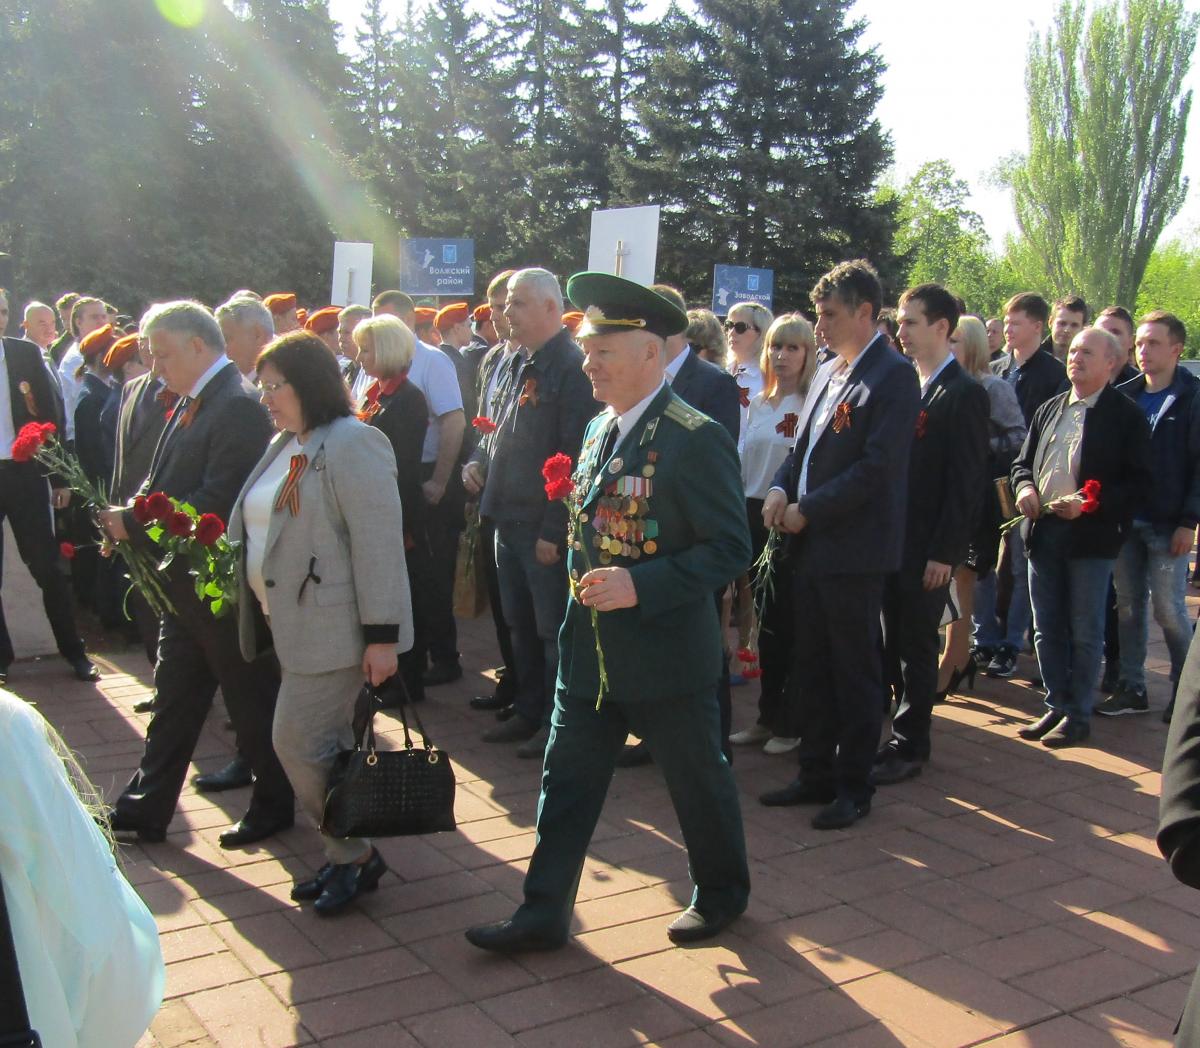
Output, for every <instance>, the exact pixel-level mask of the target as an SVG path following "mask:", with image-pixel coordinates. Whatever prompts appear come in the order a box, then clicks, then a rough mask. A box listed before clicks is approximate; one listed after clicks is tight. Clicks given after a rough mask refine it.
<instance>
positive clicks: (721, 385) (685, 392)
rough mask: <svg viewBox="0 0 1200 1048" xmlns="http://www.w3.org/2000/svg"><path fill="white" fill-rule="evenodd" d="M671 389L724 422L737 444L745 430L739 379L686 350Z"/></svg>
mask: <svg viewBox="0 0 1200 1048" xmlns="http://www.w3.org/2000/svg"><path fill="white" fill-rule="evenodd" d="M671 390H672V391H673V392H674V393H675V395H676V396H677V397H680V398H681V399H683V400H685V401H687V403H689V404H690V405H691V406H692V407H694V408H695V409H696V410H697V411H703V412H704V414H706V415H707V416H708V417H709V418H710V419H712V420H713V421H714V422H719V423H721V425H722V426H724V427H725V431H726V432H727V433H728V434H729V435H730V436H731V437H733V443H734V444H735V445H736V444H737V442H738V437H739V435H740V433H741V428H742V410H741V401H740V399H739V397H740V393H739V392H738V384H737V380H736V379H735V378H734V377H733V376H732V375H731V374H729V372H728V371H723V370H722V369H721V368H719V367H717V365H716V364H713V363H711V362H710V361H707V360H705V359H703V358H702V357H700V356H698V355H697V354H696V352H695V351H694V350H691V349H689V350H688V351H687V360H685V361H684V362H683V363H682V364H681V365H680V366H679V372H678V373H677V374H676V376H675V378H674V380H673V381H672V382H671Z"/></svg>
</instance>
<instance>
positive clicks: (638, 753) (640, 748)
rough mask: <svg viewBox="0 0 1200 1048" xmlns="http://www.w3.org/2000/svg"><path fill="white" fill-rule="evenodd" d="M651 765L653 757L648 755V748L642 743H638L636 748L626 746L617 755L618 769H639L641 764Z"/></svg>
mask: <svg viewBox="0 0 1200 1048" xmlns="http://www.w3.org/2000/svg"><path fill="white" fill-rule="evenodd" d="M653 763H654V757H653V756H651V754H650V747H649V746H647V745H646V744H645V743H644V742H639V743H638V744H637V745H636V746H626V747H625V748H624V749H623V750H622V751H621V752H620V753H618V754H617V767H618V768H640V767H641V766H642V765H643V764H653Z"/></svg>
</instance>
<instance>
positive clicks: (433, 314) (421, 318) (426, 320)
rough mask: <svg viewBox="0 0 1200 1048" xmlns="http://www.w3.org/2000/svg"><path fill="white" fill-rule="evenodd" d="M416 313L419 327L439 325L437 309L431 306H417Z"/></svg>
mask: <svg viewBox="0 0 1200 1048" xmlns="http://www.w3.org/2000/svg"><path fill="white" fill-rule="evenodd" d="M414 312H415V313H416V316H417V323H418V324H419V325H422V326H424V325H425V324H437V317H438V311H437V310H436V309H433V308H432V307H430V306H417V308H416V310H415V311H414Z"/></svg>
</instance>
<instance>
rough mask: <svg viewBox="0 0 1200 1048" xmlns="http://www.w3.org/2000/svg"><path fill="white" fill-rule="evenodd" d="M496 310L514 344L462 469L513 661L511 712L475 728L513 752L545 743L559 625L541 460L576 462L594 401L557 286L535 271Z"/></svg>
mask: <svg viewBox="0 0 1200 1048" xmlns="http://www.w3.org/2000/svg"><path fill="white" fill-rule="evenodd" d="M504 316H505V318H506V319H507V321H508V322H509V324H510V325H511V327H512V340H513V342H514V343H516V344H518V345H520V346H521V347H522V348H521V351H520V352H518V353H515V354H514V355H513V358H512V360H511V362H507V363H505V364H504V365H502V366H503V368H504V371H505V374H504V375H502V376H501V378H500V381H499V385H498V387H497V392H496V396H495V400H494V402H493V405H494V406H493V408H492V411H493V417H492V421H493V422H495V423H496V427H497V428H496V431H495V432H494V433H492V434H491V435H489V436H487V437H485V438H484V440H483V441H482V442H481V444H480V445H479V447H477V448H476V449H475V451H474V452H473V453H472V455H471V458H470V461H469V462H468V463H467V464H466V466H464V467H463V484H464V485H465V487H466V489H467V491H468V493H469V494H476V493H479V492H482V495H481V498H480V502H479V512H480V514H481V515H482V516H484V517H486V518H488V519H489V520H491V521H492V522H493V523H494V524H495V529H496V554H495V555H496V572H497V576H498V581H499V589H500V597H501V603H502V606H503V609H504V620H505V622H507V623H508V626H509V630H510V631H511V635H512V646H513V656H514V659H515V661H516V671H517V673H516V676H517V692H516V696H515V698H514V700H513V705H514V706H515V714H514V716H512V717H510V718H509V719H508V720H506V721H504V722H503V723H502V724H500V725H499V726H498V727H495V728H492V729H491V730H490V731H488V732H485V733H484V736H483V738H484V740H485V741H486V742H517V743H520V744H521V745H520V746H519V747H518V749H517V753H518V755H519V756H522V757H538V758H540V757H541V756H542V753H543V752H544V751H545V748H546V739H547V738H548V736H549V731H550V713H551V710H552V709H553V700H554V682H555V679H556V677H557V675H558V628H559V626H560V625H562V620H563V616H564V614H565V613H566V603H567V591H568V590H567V568H566V561H565V559H564V552H565V543H566V539H567V530H566V529H567V515H566V508H565V507H564V506H563V505H562V503H561V502H557V501H554V502H550V501H547V499H546V496H545V492H544V490H543V488H544V485H543V482H542V473H541V471H542V465H543V464H544V463H545V461H546V460H547V459H548V458H550V457H551V456H552V455H555V454H557V453H559V452H562V453H564V454H567V455H570V456H571V458H573V459H574V458H577V457H578V455H579V448H580V444H581V443H582V441H583V431H584V428H585V427H586V426H587V423H588V420H589V419H591V418H592V416H594V415H595V414H596V413H597V412H598V411H599V410H600V405H599V404H598V403H597V402H596V401H595V399H594V398H593V397H592V389H591V384H590V383H589V382H588V380H587V376H586V375H584V373H583V351H582V350H581V349H580V348H579V346H578V345H576V344H575V342H574V341H573V340H572V338H571V335H570V333H569V332H568V331H567V329H566V328H565V327H563V323H562V290H561V289H560V288H559V286H558V280H557V278H556V277H555V276H554V275H553V274H552V273H549V272H547V271H546V270H544V269H522V270H518V271H517V272H516V273H514V274H513V276H512V277H511V279H510V280H509V282H508V297H507V302H506V304H505V307H504Z"/></svg>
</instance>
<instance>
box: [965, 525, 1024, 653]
mask: <svg viewBox="0 0 1200 1048" xmlns="http://www.w3.org/2000/svg"><path fill="white" fill-rule="evenodd" d="M1005 541H1006V542H1007V543H1008V551H1009V552H1008V556H1009V567H1010V569H1011V570H1012V573H1013V588H1012V598H1011V600H1010V601H1009V604H1008V624H1007V628H1006V629H1005V630H1004V631H1003V633H1002V632H1001V630H1000V622H999V620H998V619H997V618H996V572H995V571H989V572H988V573H987V575H985V576H984V577H983V578H981V579H980V580H979V581H978V582H976V583H975V612H974V615H973V616H972V618H973V621H974V623H975V644H976V646H977V647H980V648H989V649H992V650H995V649H996V648H1000V647H1005V648H1011V649H1012V651H1013V652H1014V653H1016V652H1021V651H1024V650H1025V635H1026V634H1027V633H1028V632H1029V620H1030V615H1031V613H1030V608H1029V574H1028V571H1029V569H1028V560H1027V558H1026V556H1025V541H1024V539H1022V538H1021V530H1020V528H1019V527H1016V528H1013V529H1012V530H1011V531H1009V532H1008V533H1007V534H1006V535H1005Z"/></svg>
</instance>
